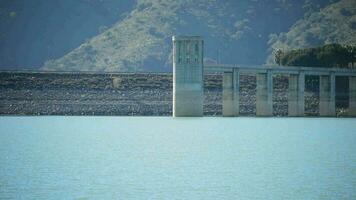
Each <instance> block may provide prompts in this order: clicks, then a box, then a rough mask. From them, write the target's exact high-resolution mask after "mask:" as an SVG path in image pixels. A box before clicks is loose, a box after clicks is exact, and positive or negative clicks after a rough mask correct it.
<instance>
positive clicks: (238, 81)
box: [233, 69, 240, 116]
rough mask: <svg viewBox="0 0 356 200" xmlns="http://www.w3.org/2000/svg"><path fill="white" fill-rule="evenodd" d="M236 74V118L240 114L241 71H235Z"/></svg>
mask: <svg viewBox="0 0 356 200" xmlns="http://www.w3.org/2000/svg"><path fill="white" fill-rule="evenodd" d="M233 73H234V75H233V76H234V77H233V78H234V81H233V82H234V104H235V116H239V114H240V71H239V70H238V69H234V70H233Z"/></svg>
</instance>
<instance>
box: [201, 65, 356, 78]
mask: <svg viewBox="0 0 356 200" xmlns="http://www.w3.org/2000/svg"><path fill="white" fill-rule="evenodd" d="M233 69H238V70H239V71H240V72H241V73H267V71H272V73H276V74H299V73H300V72H304V73H305V74H306V75H329V74H331V73H334V74H335V75H336V76H356V69H344V68H323V67H292V66H262V65H250V66H247V65H230V64H205V65H204V71H205V72H221V73H222V72H228V71H232V70H233Z"/></svg>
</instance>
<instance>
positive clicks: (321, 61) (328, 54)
mask: <svg viewBox="0 0 356 200" xmlns="http://www.w3.org/2000/svg"><path fill="white" fill-rule="evenodd" d="M275 61H276V63H277V64H279V65H283V66H305V67H342V68H347V67H353V65H354V63H355V64H356V46H343V45H340V44H327V45H324V46H322V47H317V48H308V49H298V50H292V51H288V52H283V51H281V50H278V51H277V52H276V55H275Z"/></svg>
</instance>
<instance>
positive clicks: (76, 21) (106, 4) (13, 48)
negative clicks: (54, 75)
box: [0, 0, 134, 69]
mask: <svg viewBox="0 0 356 200" xmlns="http://www.w3.org/2000/svg"><path fill="white" fill-rule="evenodd" d="M133 4H134V1H118V0H105V1H104V0H0V69H8V68H10V69H18V68H37V67H38V66H41V65H42V64H43V63H44V62H45V61H46V60H48V59H54V58H58V57H61V56H63V55H64V54H65V53H67V52H69V51H71V50H72V49H73V48H75V47H77V46H78V45H80V44H81V43H82V42H84V41H85V40H86V39H88V38H90V37H92V36H94V35H97V34H98V33H99V31H100V29H104V28H105V27H107V26H111V25H112V24H113V23H115V22H116V21H117V20H119V19H120V18H121V17H123V15H124V14H125V13H124V12H125V11H129V10H130V9H131V7H132V6H133Z"/></svg>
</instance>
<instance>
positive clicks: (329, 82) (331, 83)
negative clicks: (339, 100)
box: [319, 73, 336, 117]
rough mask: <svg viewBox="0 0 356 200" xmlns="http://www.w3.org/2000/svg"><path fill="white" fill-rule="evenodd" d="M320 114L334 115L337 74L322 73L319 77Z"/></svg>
mask: <svg viewBox="0 0 356 200" xmlns="http://www.w3.org/2000/svg"><path fill="white" fill-rule="evenodd" d="M319 98H320V102H319V115H320V116H323V117H333V116H335V115H336V112H335V74H334V73H331V74H330V75H329V76H328V75H326V76H325V75H321V76H320V79H319Z"/></svg>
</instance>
